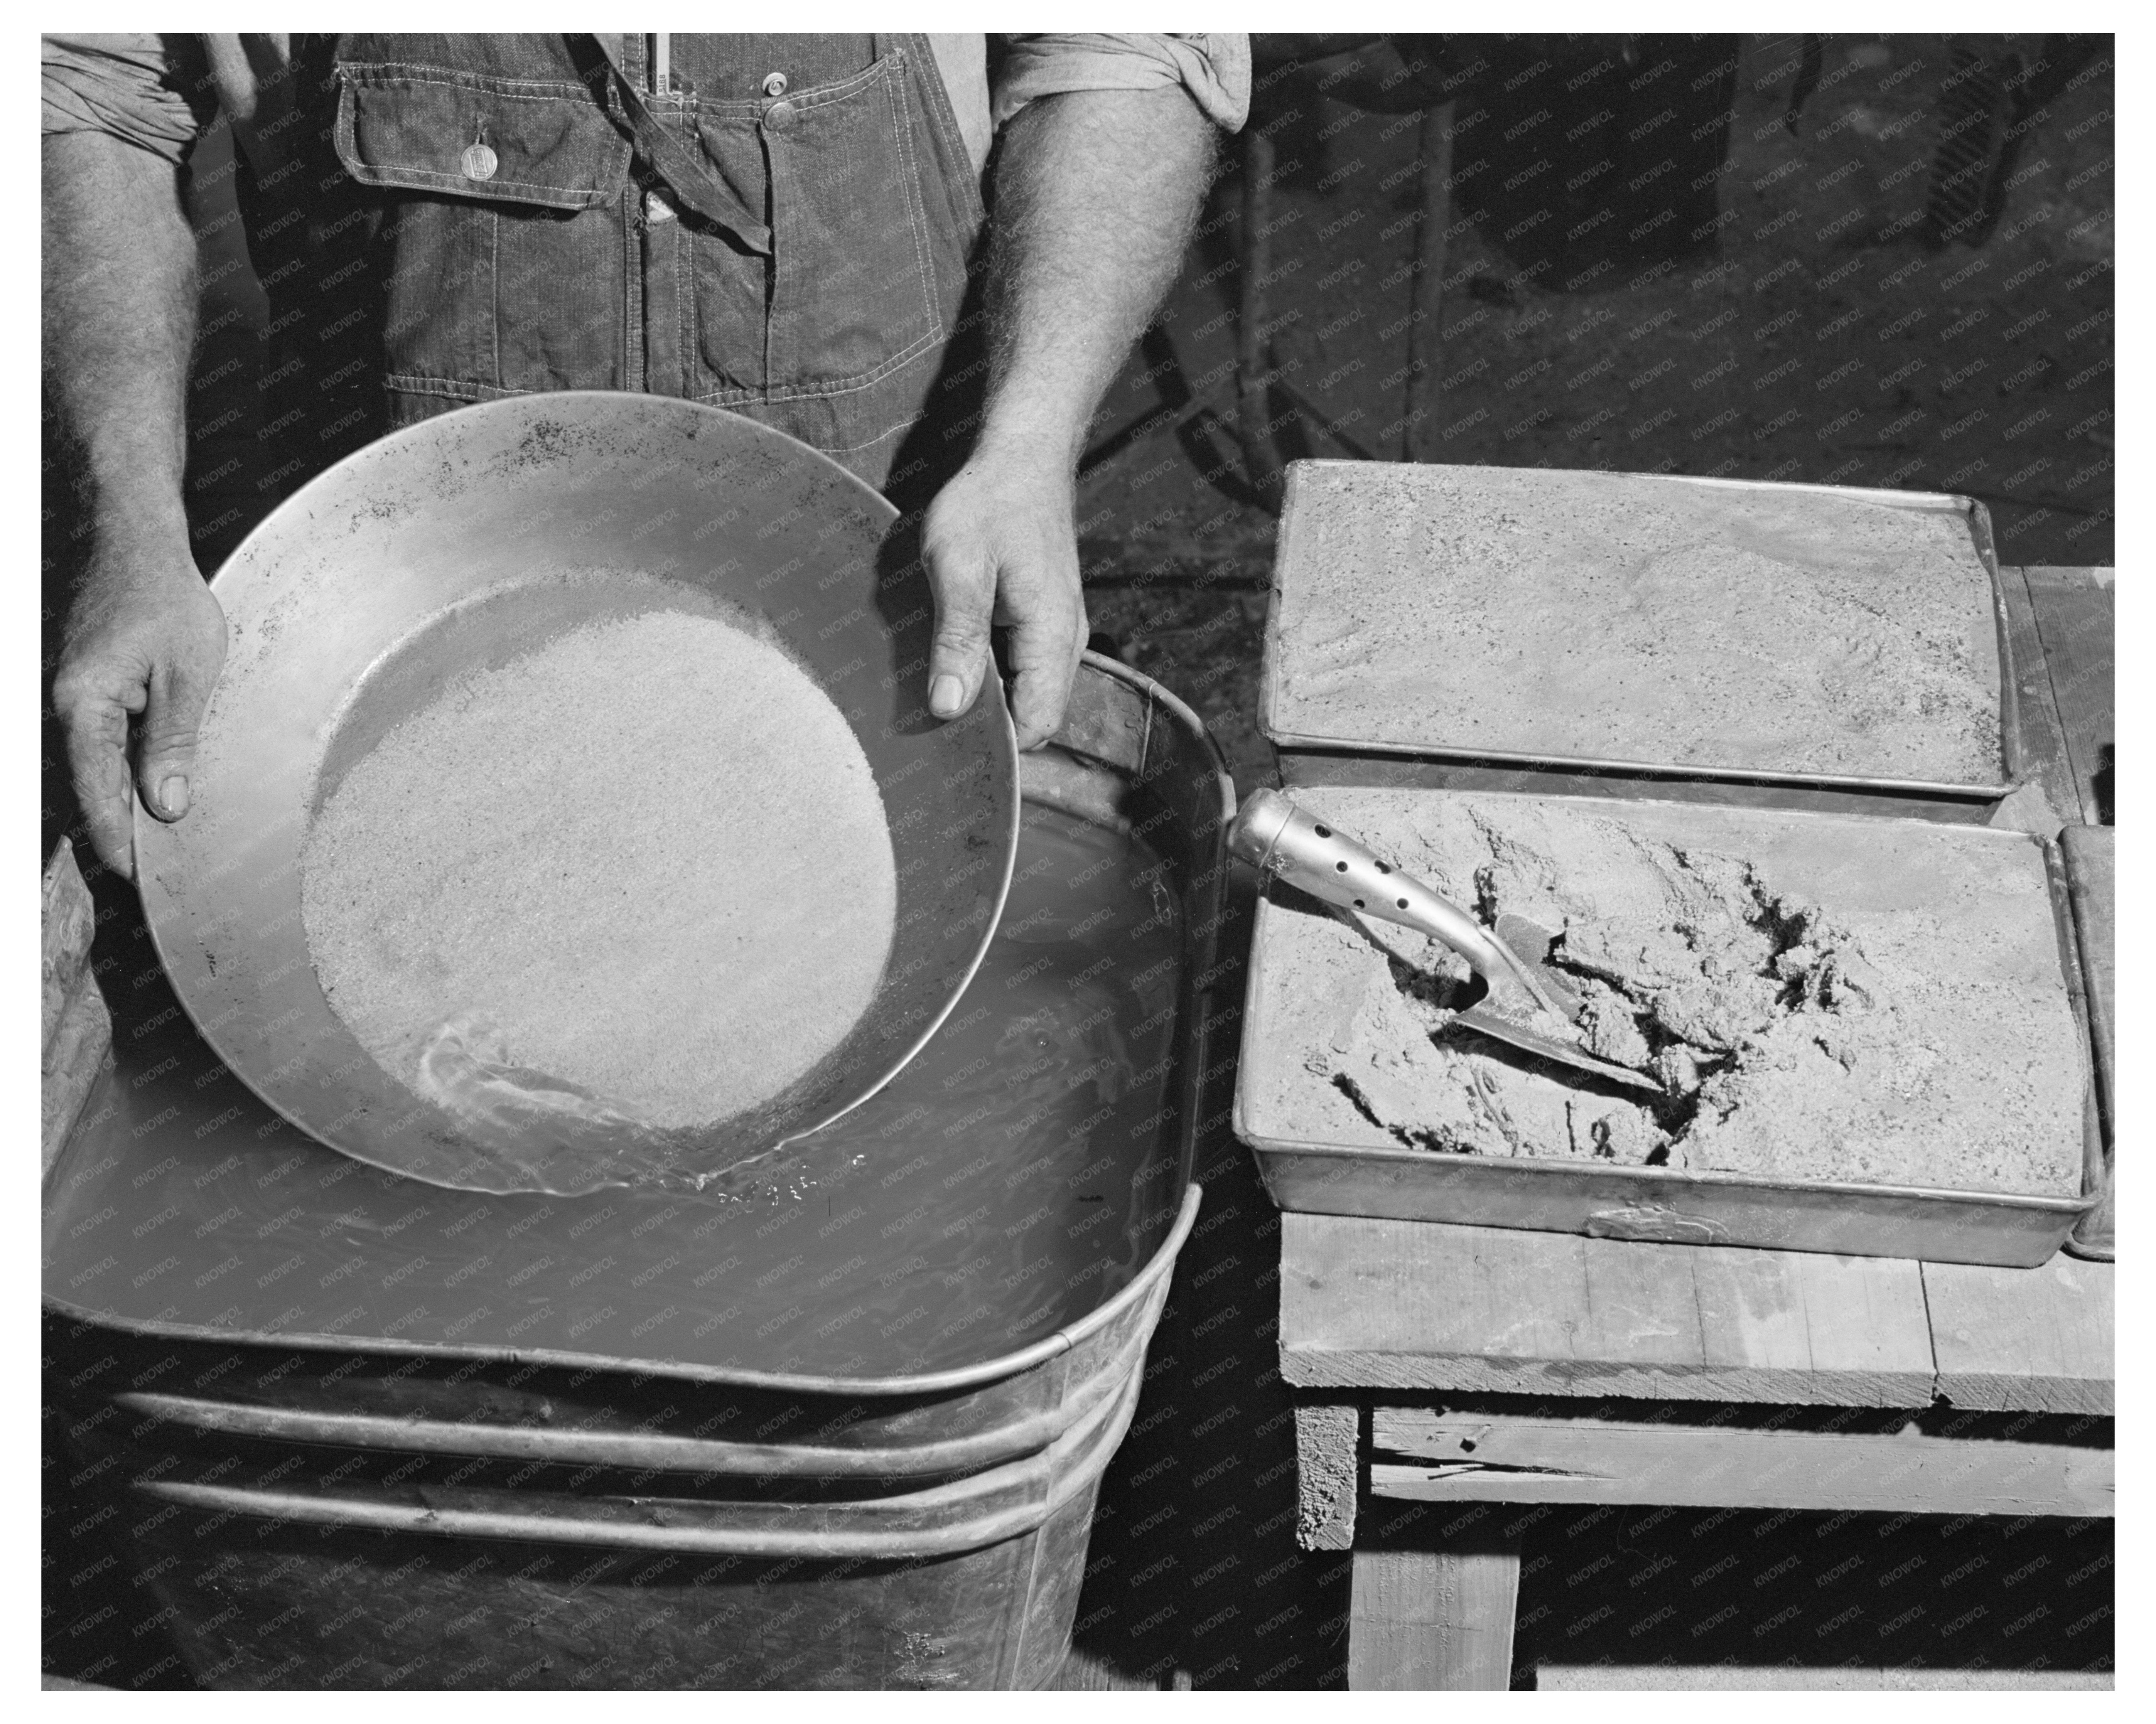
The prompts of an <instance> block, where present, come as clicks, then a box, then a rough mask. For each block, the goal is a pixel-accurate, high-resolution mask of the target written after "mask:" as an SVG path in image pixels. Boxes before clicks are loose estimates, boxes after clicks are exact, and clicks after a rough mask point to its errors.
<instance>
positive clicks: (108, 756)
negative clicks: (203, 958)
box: [53, 534, 224, 877]
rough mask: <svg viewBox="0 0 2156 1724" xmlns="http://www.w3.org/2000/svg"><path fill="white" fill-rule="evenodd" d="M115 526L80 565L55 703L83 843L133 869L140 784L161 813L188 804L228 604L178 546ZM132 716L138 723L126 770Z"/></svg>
mask: <svg viewBox="0 0 2156 1724" xmlns="http://www.w3.org/2000/svg"><path fill="white" fill-rule="evenodd" d="M118 537H119V538H120V539H121V541H123V542H121V543H113V542H110V541H109V540H108V542H106V543H105V544H101V545H100V546H99V547H98V548H97V549H96V550H95V551H94V552H92V553H91V555H90V563H89V567H87V568H86V569H85V571H84V573H83V581H82V585H81V587H80V589H79V590H78V594H77V597H76V598H75V602H74V606H73V607H72V608H71V609H70V610H69V613H68V620H67V629H66V633H65V636H64V641H63V644H62V646H61V649H60V659H59V669H58V671H57V672H56V674H55V675H54V678H53V709H54V711H55V712H57V713H58V714H59V719H60V722H61V724H62V725H63V726H64V727H65V729H66V732H67V752H68V769H69V773H70V774H71V776H72V777H73V778H74V793H75V797H76V799H77V800H78V801H79V802H80V803H81V804H82V812H83V817H84V818H85V822H86V823H87V824H88V825H89V827H90V844H92V846H93V847H94V848H95V849H96V851H97V854H98V856H99V858H100V859H101V860H102V861H103V862H104V864H105V866H106V867H108V868H110V869H112V870H115V872H116V873H119V874H121V875H126V876H129V877H131V876H132V875H133V874H134V872H135V836H134V832H135V823H134V817H135V810H134V806H133V794H134V792H135V790H136V788H139V789H140V792H141V798H142V805H143V806H144V807H145V808H148V809H149V811H150V812H151V813H152V814H154V815H156V816H157V818H159V819H160V820H177V819H178V818H180V817H181V816H182V814H184V813H187V802H188V795H189V784H190V780H191V777H192V776H193V771H194V754H195V736H196V733H197V731H198V730H199V728H200V727H201V725H202V717H203V709H204V708H206V707H207V706H208V705H209V696H210V690H212V689H213V688H215V687H216V685H217V679H218V672H219V671H220V670H223V667H224V612H223V609H222V608H220V607H219V605H218V602H217V600H216V599H215V598H213V596H212V595H211V593H210V590H209V588H208V586H207V585H206V584H204V582H203V577H202V574H201V572H200V571H199V570H198V569H197V568H196V567H195V564H194V559H193V557H191V556H189V555H188V554H187V552H186V551H185V550H184V549H182V548H175V547H172V546H169V544H167V545H166V546H162V547H161V548H159V549H157V550H154V551H145V550H143V549H141V548H139V547H136V546H129V545H127V544H126V543H125V542H124V541H125V539H126V535H124V534H122V535H119V536H118ZM131 716H140V718H141V734H140V736H139V738H138V742H137V747H136V760H135V765H134V771H133V772H132V774H130V772H129V769H128V759H127V741H128V737H127V729H128V720H129V718H130V717H131Z"/></svg>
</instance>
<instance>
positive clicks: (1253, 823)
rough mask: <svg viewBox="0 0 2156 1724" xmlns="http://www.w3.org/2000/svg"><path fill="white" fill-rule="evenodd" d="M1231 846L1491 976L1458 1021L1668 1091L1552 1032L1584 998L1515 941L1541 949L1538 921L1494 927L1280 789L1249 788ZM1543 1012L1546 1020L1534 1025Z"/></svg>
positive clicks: (1564, 1061)
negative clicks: (1550, 1027)
mask: <svg viewBox="0 0 2156 1724" xmlns="http://www.w3.org/2000/svg"><path fill="white" fill-rule="evenodd" d="M1228 848H1229V850H1230V851H1232V852H1233V853H1234V854H1236V855H1238V856H1240V857H1242V858H1243V859H1245V861H1247V862H1250V863H1251V864H1253V865H1255V866H1257V867H1258V868H1260V869H1262V870H1266V871H1268V872H1270V873H1273V874H1276V875H1279V876H1280V877H1281V879H1282V880H1286V882H1287V883H1288V884H1289V885H1291V886H1295V887H1296V888H1298V889H1300V890H1302V891H1305V892H1307V893H1309V894H1310V895H1311V896H1312V897H1313V898H1322V900H1325V902H1327V903H1328V904H1332V905H1335V906H1338V907H1339V908H1341V909H1342V910H1352V911H1357V912H1358V913H1359V914H1361V915H1364V916H1376V917H1378V918H1379V919H1380V920H1381V921H1389V922H1396V923H1398V924H1399V926H1401V927H1404V928H1412V929H1414V931H1415V932H1417V933H1419V934H1427V935H1429V936H1430V938H1432V939H1433V940H1436V941H1438V942H1441V943H1442V944H1443V945H1445V947H1448V948H1449V949H1450V950H1451V951H1453V952H1457V953H1458V954H1459V955H1460V957H1463V958H1465V959H1466V961H1467V962H1468V964H1469V965H1470V967H1472V968H1473V970H1474V971H1475V973H1476V975H1478V976H1480V977H1482V979H1483V980H1484V981H1485V982H1486V983H1488V984H1489V992H1488V993H1486V995H1485V996H1484V997H1483V998H1481V1000H1479V1001H1477V1002H1476V1003H1475V1004H1473V1005H1471V1006H1469V1007H1468V1008H1466V1009H1465V1010H1464V1011H1461V1012H1460V1013H1457V1014H1456V1016H1455V1018H1454V1019H1453V1021H1454V1022H1455V1023H1456V1024H1460V1025H1462V1026H1464V1027H1465V1028H1466V1029H1472V1030H1475V1031H1477V1032H1479V1033H1480V1034H1483V1035H1486V1036H1488V1037H1490V1038H1491V1039H1492V1040H1493V1041H1501V1042H1504V1043H1506V1044H1508V1045H1510V1046H1512V1047H1515V1048H1517V1049H1520V1050H1521V1051H1522V1053H1527V1054H1534V1055H1535V1056H1536V1057H1537V1058H1538V1059H1543V1060H1555V1061H1557V1062H1558V1064H1560V1065H1569V1066H1571V1067H1573V1069H1574V1070H1578V1071H1584V1072H1585V1073H1587V1074H1588V1075H1589V1076H1592V1077H1598V1078H1601V1079H1603V1080H1605V1081H1607V1082H1609V1083H1614V1084H1622V1085H1625V1086H1626V1087H1627V1088H1630V1089H1635V1090H1646V1091H1648V1092H1649V1093H1650V1094H1652V1095H1662V1094H1663V1093H1664V1086H1663V1085H1662V1084H1661V1082H1660V1081H1658V1080H1655V1079H1654V1078H1651V1077H1649V1076H1647V1075H1645V1073H1642V1072H1638V1071H1635V1070H1632V1069H1631V1068H1630V1067H1629V1066H1623V1065H1611V1064H1610V1063H1609V1062H1608V1061H1607V1060H1597V1059H1595V1058H1594V1056H1593V1055H1592V1054H1589V1053H1587V1052H1586V1051H1585V1050H1584V1049H1582V1048H1580V1047H1579V1046H1578V1044H1576V1043H1573V1042H1570V1041H1567V1040H1565V1039H1563V1037H1561V1036H1558V1035H1553V1034H1549V1033H1548V1025H1549V1024H1550V1023H1551V1020H1552V1018H1555V1019H1557V1020H1558V1021H1559V1022H1563V1023H1566V1024H1570V1023H1573V1022H1575V1021H1577V1019H1578V1016H1579V998H1578V995H1577V994H1576V993H1573V992H1572V991H1571V990H1570V989H1569V988H1567V987H1566V986H1565V985H1564V984H1563V983H1562V982H1561V981H1560V980H1559V979H1558V977H1555V976H1553V974H1552V973H1551V972H1549V971H1548V970H1547V969H1541V970H1538V969H1537V967H1536V966H1535V965H1534V964H1532V963H1530V962H1528V961H1527V959H1525V958H1523V957H1521V956H1520V954H1519V952H1517V951H1516V950H1515V949H1514V946H1513V944H1512V941H1514V940H1517V941H1518V942H1521V943H1525V942H1528V941H1530V940H1532V941H1534V942H1535V944H1536V947H1537V952H1536V956H1537V957H1538V958H1539V957H1541V956H1542V955H1543V953H1545V952H1548V943H1549V938H1550V936H1548V934H1547V933H1546V932H1545V931H1543V930H1541V929H1538V928H1537V927H1535V926H1534V925H1533V924H1532V923H1531V922H1527V921H1525V920H1524V919H1523V918H1520V917H1506V918H1503V919H1501V922H1500V925H1499V926H1500V932H1498V933H1492V932H1491V931H1490V930H1489V929H1487V928H1485V927H1484V926H1482V925H1481V923H1480V922H1478V921H1476V919H1475V918H1474V917H1473V916H1470V915H1469V914H1468V913H1467V912H1466V911H1464V910H1462V909H1461V908H1460V906H1458V905H1456V904H1455V903H1454V902H1452V900H1450V899H1449V898H1447V897H1445V895H1443V894H1442V893H1440V892H1438V891H1436V890H1434V889H1433V888H1431V887H1430V886H1429V885H1426V884H1424V882H1423V881H1421V880H1417V879H1416V878H1415V877H1414V875H1411V874H1404V873H1402V872H1401V871H1400V870H1398V869H1396V868H1394V867H1393V866H1392V865H1390V864H1389V863H1386V862H1383V861H1380V860H1379V859H1378V857H1377V855H1376V854H1375V853H1374V852H1373V851H1372V850H1371V849H1368V846H1366V845H1364V844H1361V843H1360V842H1358V840H1356V839H1353V838H1350V837H1348V836H1347V835H1346V834H1343V833H1342V832H1339V831H1337V830H1336V829H1334V828H1332V827H1331V826H1329V825H1327V824H1324V823H1323V822H1322V821H1320V820H1319V819H1317V818H1316V817H1315V816H1314V815H1312V814H1311V813H1308V812H1307V811H1306V810H1305V809H1303V808H1299V807H1297V806H1296V804H1295V803H1293V802H1291V801H1290V800H1289V799H1288V798H1286V797H1285V796H1283V795H1281V793H1280V792H1278V791H1277V790H1254V791H1252V792H1251V793H1250V795H1249V796H1248V797H1246V798H1244V801H1243V806H1242V808H1241V809H1240V811H1239V812H1238V813H1237V814H1236V816H1235V823H1234V824H1232V825H1231V826H1230V827H1229V829H1228ZM1508 925H1509V926H1508ZM1507 935H1509V936H1511V938H1510V939H1508V938H1507V937H1505V936H1507ZM1537 1019H1539V1020H1540V1022H1541V1024H1542V1025H1543V1027H1542V1028H1537V1027H1536V1023H1537Z"/></svg>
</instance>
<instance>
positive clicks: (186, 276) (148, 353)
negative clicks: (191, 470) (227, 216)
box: [43, 132, 196, 552]
mask: <svg viewBox="0 0 2156 1724" xmlns="http://www.w3.org/2000/svg"><path fill="white" fill-rule="evenodd" d="M43 173H44V375H45V387H46V389H47V392H48V393H49V396H50V398H52V400H53V402H54V406H55V407H56V408H57V409H58V411H59V414H60V417H61V420H62V424H63V428H64V432H65V433H66V435H67V438H68V440H69V442H70V443H71V444H73V445H74V449H75V451H76V454H77V455H78V458H79V459H80V461H81V462H82V464H83V469H84V471H83V476H84V478H85V480H86V481H87V482H88V484H89V486H90V496H89V501H90V511H91V524H92V526H93V527H94V529H95V531H97V532H98V533H99V534H100V536H105V535H109V534H110V533H114V532H119V531H125V532H127V533H129V534H131V535H132V534H144V535H148V536H153V537H156V538H158V539H160V540H162V541H165V542H166V544H167V546H169V547H171V548H173V549H176V550H177V551H178V552H184V551H185V549H186V546H187V521H186V511H185V509H184V506H183V503H182V478H183V476H184V473H185V469H186V463H187V432H186V403H187V362H188V358H189V355H190V352H191V350H192V348H193V340H194V323H195V291H196V288H195V239H194V233H193V230H192V229H191V228H189V226H188V225H187V217H186V213H185V212H184V210H183V209H182V206H181V203H180V189H179V172H178V170H177V168H176V167H173V166H172V164H170V163H168V162H163V161H161V160H159V159H158V158H157V157H156V156H151V155H149V154H147V153H146V152H145V151H141V150H138V149H136V148H134V147H133V146H131V145H128V144H126V143H123V142H121V141H119V140H118V139H116V138H111V137H106V136H102V135H100V134H97V133H89V132H78V133H70V134H68V135H65V136H58V137H53V138H49V139H47V140H46V141H45V143H44V168H43Z"/></svg>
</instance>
